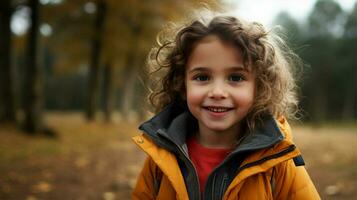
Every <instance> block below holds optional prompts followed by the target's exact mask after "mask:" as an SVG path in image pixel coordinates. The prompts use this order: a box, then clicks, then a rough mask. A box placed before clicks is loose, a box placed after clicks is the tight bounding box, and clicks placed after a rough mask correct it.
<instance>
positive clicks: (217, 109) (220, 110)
mask: <svg viewBox="0 0 357 200" xmlns="http://www.w3.org/2000/svg"><path fill="white" fill-rule="evenodd" d="M207 109H208V110H209V111H212V112H227V111H228V110H229V109H228V108H212V107H207Z"/></svg>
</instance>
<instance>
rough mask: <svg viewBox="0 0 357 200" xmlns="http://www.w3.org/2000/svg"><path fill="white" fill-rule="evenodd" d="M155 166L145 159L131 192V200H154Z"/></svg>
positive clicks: (150, 160) (148, 159)
mask: <svg viewBox="0 0 357 200" xmlns="http://www.w3.org/2000/svg"><path fill="white" fill-rule="evenodd" d="M155 168H156V165H155V163H154V162H153V161H152V159H151V158H150V157H148V158H146V160H145V163H144V166H143V168H142V170H141V172H140V175H139V177H138V179H137V182H136V186H135V188H134V190H133V192H132V200H149V199H155V196H156V194H155V193H156V191H155V184H154V182H155V178H156V174H155V173H156V171H157V170H155Z"/></svg>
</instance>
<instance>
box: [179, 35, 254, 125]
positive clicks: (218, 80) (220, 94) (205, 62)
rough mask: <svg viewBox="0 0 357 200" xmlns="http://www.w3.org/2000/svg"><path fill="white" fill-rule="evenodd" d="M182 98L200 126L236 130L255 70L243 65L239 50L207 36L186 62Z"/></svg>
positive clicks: (249, 100)
mask: <svg viewBox="0 0 357 200" xmlns="http://www.w3.org/2000/svg"><path fill="white" fill-rule="evenodd" d="M185 84H186V98H187V104H188V108H189V110H190V112H191V113H192V114H193V116H195V117H196V119H197V120H198V122H199V127H200V130H203V129H205V130H211V131H215V132H220V131H227V130H232V131H238V130H237V129H238V128H239V124H240V122H241V120H242V119H243V118H244V117H245V116H246V115H247V113H248V112H249V110H250V108H251V107H252V104H253V100H254V90H255V89H254V88H255V74H254V73H253V72H252V71H251V70H247V69H246V68H244V67H243V59H242V56H241V51H240V49H238V48H235V47H233V46H231V45H228V44H225V43H222V41H221V40H220V39H219V38H218V37H216V36H207V37H206V38H204V39H203V40H202V41H201V42H199V43H198V44H197V46H196V47H195V48H194V50H193V51H192V53H191V55H190V57H189V59H188V62H187V65H186V79H185Z"/></svg>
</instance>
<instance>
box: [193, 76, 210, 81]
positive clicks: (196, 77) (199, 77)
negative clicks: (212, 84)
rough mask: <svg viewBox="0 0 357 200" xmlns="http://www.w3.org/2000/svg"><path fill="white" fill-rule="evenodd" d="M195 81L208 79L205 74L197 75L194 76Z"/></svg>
mask: <svg viewBox="0 0 357 200" xmlns="http://www.w3.org/2000/svg"><path fill="white" fill-rule="evenodd" d="M194 80H196V81H208V80H209V77H208V76H207V75H198V76H195V77H194Z"/></svg>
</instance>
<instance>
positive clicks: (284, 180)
mask: <svg viewBox="0 0 357 200" xmlns="http://www.w3.org/2000/svg"><path fill="white" fill-rule="evenodd" d="M172 113H174V114H172ZM195 123H196V122H195V119H194V118H193V117H192V116H191V115H190V114H189V113H187V112H184V113H180V112H177V109H175V108H172V107H171V108H170V107H169V108H168V109H166V110H164V111H163V112H162V113H160V114H159V115H158V116H155V117H154V118H153V119H151V120H149V121H148V122H145V123H144V124H143V125H141V127H140V129H141V130H143V131H144V134H142V135H140V136H136V137H133V140H134V142H135V143H136V144H137V145H138V146H139V147H140V148H141V149H142V150H144V152H146V153H147V155H148V158H147V159H146V161H145V164H144V167H143V169H142V171H141V173H140V175H139V177H138V180H137V184H136V187H135V188H134V191H133V193H132V199H134V200H146V199H161V200H171V199H178V200H187V199H192V200H196V199H197V200H198V199H224V200H228V199H240V200H243V199H247V200H248V199H249V200H255V199H256V200H262V199H281V200H286V199H301V200H309V199H320V197H319V194H318V193H317V191H316V189H315V186H314V185H313V183H312V181H311V179H310V177H309V175H308V174H307V172H306V170H305V168H304V167H303V166H301V165H303V164H304V163H303V160H302V157H301V155H300V151H299V150H298V149H297V148H296V146H295V145H294V144H293V142H292V140H291V130H290V127H289V124H288V123H287V121H286V120H285V119H284V118H282V117H281V118H279V119H278V120H275V119H274V118H272V117H268V118H267V119H265V120H264V125H263V126H261V127H260V128H257V130H255V131H254V132H253V133H250V134H249V135H248V136H247V137H245V139H244V140H243V142H242V143H241V144H240V145H239V146H238V147H237V149H236V150H234V151H233V152H232V153H231V155H229V156H228V157H227V158H226V159H225V161H223V163H222V164H221V165H220V166H219V167H217V168H216V169H215V170H214V171H213V172H212V174H211V175H210V176H209V178H208V181H207V184H206V187H205V193H204V194H200V193H199V192H198V191H199V186H198V179H197V175H196V172H195V170H194V167H193V165H192V163H191V164H190V160H189V158H188V156H187V147H186V146H185V138H186V137H185V135H187V134H189V131H187V130H190V129H193V128H195Z"/></svg>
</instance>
